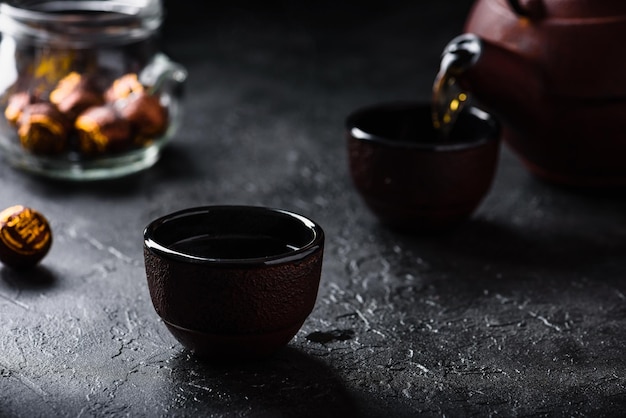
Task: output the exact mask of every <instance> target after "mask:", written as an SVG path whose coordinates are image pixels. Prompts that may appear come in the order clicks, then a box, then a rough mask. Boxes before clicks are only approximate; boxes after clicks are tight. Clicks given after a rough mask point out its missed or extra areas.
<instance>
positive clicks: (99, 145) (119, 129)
mask: <svg viewBox="0 0 626 418" xmlns="http://www.w3.org/2000/svg"><path fill="white" fill-rule="evenodd" d="M74 128H75V129H76V131H77V132H78V140H79V148H80V151H81V152H82V153H84V154H86V155H94V154H101V153H106V152H111V151H118V150H120V149H125V148H128V147H129V145H130V144H131V142H132V129H131V125H130V123H129V122H128V121H127V120H126V119H124V118H122V117H120V115H119V114H118V113H117V111H116V110H115V109H114V108H113V107H111V106H98V107H91V108H89V109H88V110H86V111H85V112H83V113H81V114H80V116H79V117H78V118H77V119H76V122H75V123H74Z"/></svg>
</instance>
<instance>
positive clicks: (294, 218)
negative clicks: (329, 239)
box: [144, 206, 324, 359]
mask: <svg viewBox="0 0 626 418" xmlns="http://www.w3.org/2000/svg"><path fill="white" fill-rule="evenodd" d="M323 251H324V232H323V230H322V228H321V227H320V226H319V225H318V224H317V223H315V222H314V221H312V220H310V219H307V218H305V217H303V216H301V215H298V214H295V213H292V212H289V211H286V210H281V209H273V208H266V207H257V206H205V207H197V208H189V209H185V210H182V211H178V212H174V213H171V214H169V215H166V216H163V217H161V218H159V219H156V220H154V221H152V222H151V223H150V224H149V225H148V226H147V227H146V228H145V230H144V259H145V268H146V277H147V280H148V288H149V291H150V297H151V299H152V304H153V306H154V308H155V311H156V312H157V314H158V315H159V316H160V317H161V319H162V320H163V322H164V323H165V325H166V326H167V328H168V329H169V331H170V332H171V333H172V334H173V335H174V337H175V338H176V339H177V340H178V341H179V342H180V343H181V344H182V345H183V346H185V347H186V348H187V349H189V350H191V351H192V352H193V353H194V354H196V355H198V356H201V357H213V358H217V359H223V358H235V359H258V358H263V357H267V356H269V355H271V354H273V353H274V352H276V351H277V350H279V349H280V348H281V347H283V346H284V345H286V344H287V343H288V342H289V341H290V340H291V339H292V338H293V337H294V336H295V335H296V333H297V332H298V330H299V329H300V327H301V326H302V324H303V323H304V321H305V320H306V318H307V317H308V316H309V314H310V313H311V311H312V310H313V307H314V305H315V301H316V299H317V292H318V287H319V281H320V275H321V268H322V258H323Z"/></svg>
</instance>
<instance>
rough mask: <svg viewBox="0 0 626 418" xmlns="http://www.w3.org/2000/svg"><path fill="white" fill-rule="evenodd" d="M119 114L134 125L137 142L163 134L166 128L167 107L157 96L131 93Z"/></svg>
mask: <svg viewBox="0 0 626 418" xmlns="http://www.w3.org/2000/svg"><path fill="white" fill-rule="evenodd" d="M120 115H121V116H122V117H123V118H124V119H126V120H128V121H129V122H130V123H131V124H132V125H133V127H134V129H135V132H136V134H137V136H138V138H137V139H138V142H140V143H141V142H145V141H146V140H148V139H154V138H156V137H159V136H161V135H163V134H164V133H165V131H166V129H167V126H168V124H167V116H168V115H167V109H166V108H165V107H164V106H162V105H161V102H160V101H159V98H158V97H157V96H152V95H149V94H146V93H139V94H133V95H132V96H130V97H129V100H128V101H126V102H125V103H124V106H122V107H121V109H120Z"/></svg>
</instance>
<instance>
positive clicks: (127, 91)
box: [104, 73, 144, 102]
mask: <svg viewBox="0 0 626 418" xmlns="http://www.w3.org/2000/svg"><path fill="white" fill-rule="evenodd" d="M143 92H144V87H143V85H142V84H141V83H140V82H139V79H138V78H137V74H135V73H129V74H125V75H123V76H122V77H120V78H118V79H116V80H115V81H113V84H111V87H109V88H108V89H107V91H106V92H105V93H104V98H105V100H106V101H107V102H114V101H116V100H120V99H125V98H127V97H128V96H130V95H131V94H133V93H143Z"/></svg>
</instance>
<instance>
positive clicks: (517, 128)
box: [441, 0, 626, 186]
mask: <svg viewBox="0 0 626 418" xmlns="http://www.w3.org/2000/svg"><path fill="white" fill-rule="evenodd" d="M465 32H466V33H465V34H463V35H460V36H459V37H457V38H455V39H453V40H452V41H451V42H450V43H449V44H448V45H447V47H446V48H445V50H444V53H443V55H442V63H441V64H442V71H447V72H449V73H451V74H453V76H454V79H455V82H456V83H457V84H458V86H460V88H461V89H462V90H463V91H466V92H468V93H469V97H471V99H472V100H474V101H476V102H477V103H478V104H480V105H481V106H483V107H484V108H485V109H486V110H488V111H490V112H491V113H494V114H495V115H496V116H498V117H499V118H500V120H501V122H503V125H504V126H503V138H504V140H505V142H506V143H507V144H508V145H510V147H511V148H512V149H513V150H514V151H515V152H516V153H517V154H518V155H519V156H520V157H521V160H522V161H523V162H524V163H525V165H526V166H527V167H528V168H529V169H530V171H531V172H533V173H535V174H537V175H539V176H540V177H542V178H545V179H548V180H551V181H554V182H558V183H564V184H568V185H577V186H580V185H582V186H614V185H619V186H624V185H626V160H625V156H626V54H624V53H623V51H624V48H626V1H623V0H594V1H588V0H477V1H476V2H475V3H474V5H473V7H472V9H471V11H470V14H469V16H468V18H467V21H466V26H465Z"/></svg>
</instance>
